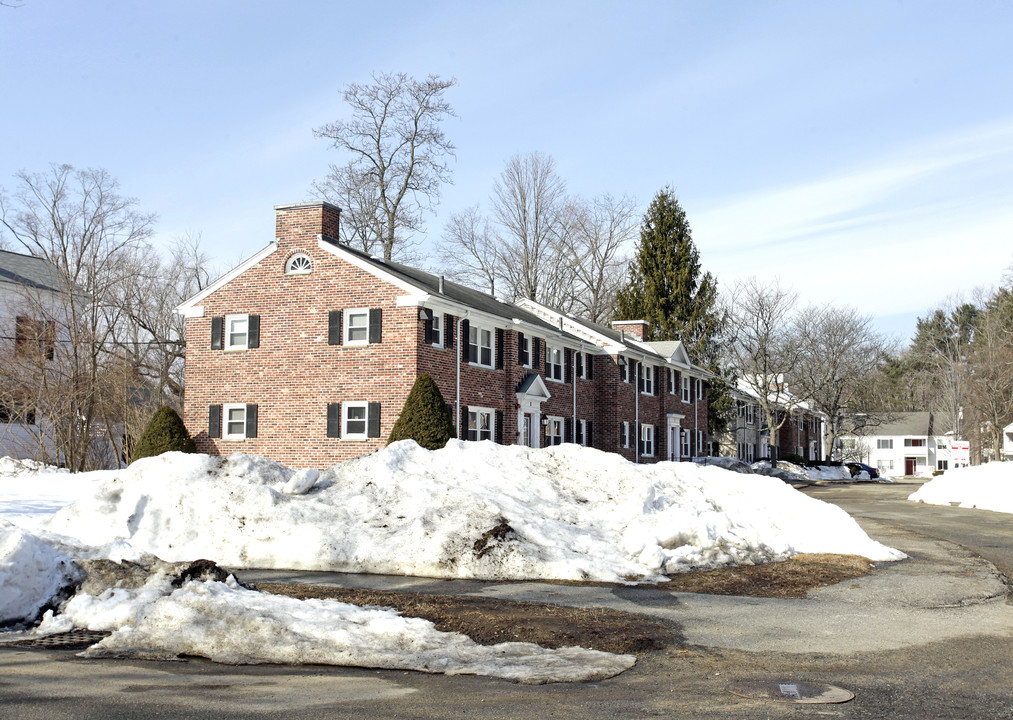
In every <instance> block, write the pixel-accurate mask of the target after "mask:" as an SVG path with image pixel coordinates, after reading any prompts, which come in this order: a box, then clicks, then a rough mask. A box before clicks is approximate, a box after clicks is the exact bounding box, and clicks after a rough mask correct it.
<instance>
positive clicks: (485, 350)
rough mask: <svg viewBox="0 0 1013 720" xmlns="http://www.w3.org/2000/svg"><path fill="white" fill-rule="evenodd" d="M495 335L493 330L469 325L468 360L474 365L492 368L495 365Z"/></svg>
mask: <svg viewBox="0 0 1013 720" xmlns="http://www.w3.org/2000/svg"><path fill="white" fill-rule="evenodd" d="M493 337H494V333H493V331H492V330H490V329H488V328H483V327H475V326H474V325H470V326H469V327H468V360H469V361H470V362H471V364H472V365H480V366H482V367H487V368H491V367H492V366H493V364H492V363H493V358H494V357H495V354H494V353H493V342H494V340H493Z"/></svg>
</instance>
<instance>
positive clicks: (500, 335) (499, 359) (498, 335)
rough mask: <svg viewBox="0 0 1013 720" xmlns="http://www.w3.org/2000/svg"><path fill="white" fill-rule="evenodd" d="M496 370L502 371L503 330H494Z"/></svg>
mask: <svg viewBox="0 0 1013 720" xmlns="http://www.w3.org/2000/svg"><path fill="white" fill-rule="evenodd" d="M496 369H497V370H502V369H503V328H496Z"/></svg>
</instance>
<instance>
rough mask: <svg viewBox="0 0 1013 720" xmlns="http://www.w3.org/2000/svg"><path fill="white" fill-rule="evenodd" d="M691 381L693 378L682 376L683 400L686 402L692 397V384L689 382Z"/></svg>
mask: <svg viewBox="0 0 1013 720" xmlns="http://www.w3.org/2000/svg"><path fill="white" fill-rule="evenodd" d="M690 382H691V378H688V377H686V376H685V375H683V376H682V401H683V402H684V403H688V402H689V398H690V385H689V384H690Z"/></svg>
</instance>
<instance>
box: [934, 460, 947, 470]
mask: <svg viewBox="0 0 1013 720" xmlns="http://www.w3.org/2000/svg"><path fill="white" fill-rule="evenodd" d="M949 469H950V461H949V460H937V461H936V470H949Z"/></svg>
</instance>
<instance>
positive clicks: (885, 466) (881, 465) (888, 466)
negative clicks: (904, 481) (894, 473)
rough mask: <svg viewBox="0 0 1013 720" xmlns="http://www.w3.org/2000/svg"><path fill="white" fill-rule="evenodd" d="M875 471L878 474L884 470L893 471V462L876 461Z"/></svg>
mask: <svg viewBox="0 0 1013 720" xmlns="http://www.w3.org/2000/svg"><path fill="white" fill-rule="evenodd" d="M876 469H877V470H879V471H880V472H883V471H884V470H893V460H878V461H877V462H876Z"/></svg>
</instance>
